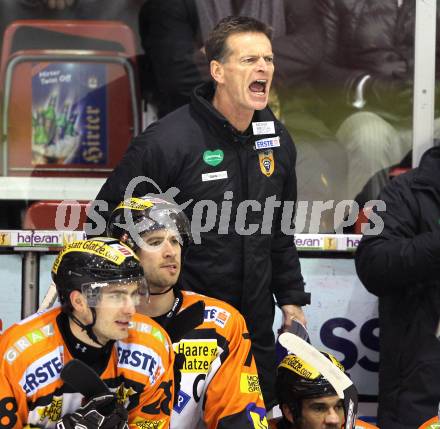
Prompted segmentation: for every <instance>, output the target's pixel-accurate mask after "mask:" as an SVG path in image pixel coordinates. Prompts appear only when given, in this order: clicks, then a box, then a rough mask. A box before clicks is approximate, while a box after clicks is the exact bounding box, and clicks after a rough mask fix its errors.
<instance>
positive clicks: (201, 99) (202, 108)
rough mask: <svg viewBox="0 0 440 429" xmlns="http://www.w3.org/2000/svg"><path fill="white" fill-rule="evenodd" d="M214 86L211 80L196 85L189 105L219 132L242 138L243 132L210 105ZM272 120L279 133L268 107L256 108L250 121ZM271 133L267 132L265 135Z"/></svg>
mask: <svg viewBox="0 0 440 429" xmlns="http://www.w3.org/2000/svg"><path fill="white" fill-rule="evenodd" d="M214 92H215V87H214V83H213V82H207V83H204V84H201V85H199V86H197V87H196V88H195V89H194V91H193V93H192V96H191V107H192V108H193V109H194V110H195V112H196V113H197V114H198V115H200V116H201V117H202V118H203V119H204V120H205V121H206V122H207V123H208V124H209V125H210V126H211V127H213V128H214V129H215V130H216V131H217V132H218V133H219V134H223V135H226V136H227V137H238V138H239V139H242V138H243V134H241V133H240V132H239V131H237V130H236V129H235V128H234V127H233V126H232V125H231V124H230V123H229V122H228V120H227V119H226V118H225V117H224V116H223V115H222V114H221V113H220V112H219V111H218V110H217V109H216V108H215V107H214V106H213V105H212V99H213V98H214ZM264 121H273V122H274V123H275V133H276V134H277V135H279V134H280V133H281V132H282V129H281V126H280V124H279V122H278V121H277V119H276V117H275V115H274V114H273V113H272V111H271V110H270V108H269V107H266V108H265V109H263V110H256V111H255V113H254V116H253V118H252V122H264ZM269 135H273V134H267V136H269ZM265 136H266V135H261V136H260V135H259V136H258V138H264V137H265Z"/></svg>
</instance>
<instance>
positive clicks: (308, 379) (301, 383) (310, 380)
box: [276, 352, 345, 418]
mask: <svg viewBox="0 0 440 429" xmlns="http://www.w3.org/2000/svg"><path fill="white" fill-rule="evenodd" d="M321 353H322V354H323V355H324V356H326V357H327V358H328V359H329V360H330V361H331V362H332V363H333V364H334V365H335V366H337V367H338V368H339V369H340V370H341V371H342V372H345V369H344V367H343V365H342V364H341V363H340V362H339V361H338V360H337V359H336V358H335V357H334V356H332V355H331V354H330V353H326V352H321ZM276 391H277V396H278V401H279V403H280V404H286V405H287V406H288V407H289V408H290V409H291V411H292V413H293V415H294V417H295V418H299V417H300V416H301V400H302V399H311V398H319V397H322V396H333V395H336V391H335V389H334V388H333V386H332V385H331V384H330V382H329V381H328V380H327V379H326V378H324V377H323V375H322V374H321V373H320V372H319V371H317V370H316V369H315V368H314V367H313V366H311V365H309V364H308V363H307V362H305V361H304V360H302V359H301V358H299V357H298V356H296V355H294V354H288V355H287V356H285V357H284V359H283V360H282V361H281V363H280V364H279V366H278V374H277V379H276Z"/></svg>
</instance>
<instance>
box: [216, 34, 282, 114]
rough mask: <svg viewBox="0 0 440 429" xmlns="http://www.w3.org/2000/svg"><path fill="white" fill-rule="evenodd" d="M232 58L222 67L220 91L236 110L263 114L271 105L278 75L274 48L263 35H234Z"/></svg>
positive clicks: (229, 41) (230, 45) (230, 47)
mask: <svg viewBox="0 0 440 429" xmlns="http://www.w3.org/2000/svg"><path fill="white" fill-rule="evenodd" d="M226 44H227V46H228V52H229V55H228V56H227V57H226V58H225V60H223V62H222V63H220V68H221V72H220V74H219V76H218V77H214V78H215V79H216V81H217V84H218V86H217V90H219V91H221V92H222V93H223V96H224V99H225V100H226V102H227V104H229V105H230V108H231V109H232V110H236V111H239V110H243V109H244V110H248V111H252V112H253V111H254V110H261V109H264V108H265V107H266V105H267V102H268V99H269V90H270V86H271V83H272V77H273V72H274V65H273V53H272V45H271V42H270V40H269V39H268V38H267V36H266V35H265V34H263V33H238V34H232V35H231V36H229V37H228V38H227V40H226Z"/></svg>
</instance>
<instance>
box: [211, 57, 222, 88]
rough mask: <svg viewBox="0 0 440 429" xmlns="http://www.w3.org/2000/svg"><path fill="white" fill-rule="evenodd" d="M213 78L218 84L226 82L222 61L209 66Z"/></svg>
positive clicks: (213, 61) (215, 61)
mask: <svg viewBox="0 0 440 429" xmlns="http://www.w3.org/2000/svg"><path fill="white" fill-rule="evenodd" d="M209 67H210V71H211V76H212V78H213V79H214V81H215V82H216V83H220V84H221V83H223V82H224V67H223V64H222V63H221V62H220V61H217V60H212V61H211V63H210V64H209Z"/></svg>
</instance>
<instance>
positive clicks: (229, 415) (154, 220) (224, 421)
mask: <svg viewBox="0 0 440 429" xmlns="http://www.w3.org/2000/svg"><path fill="white" fill-rule="evenodd" d="M107 233H108V234H109V235H111V236H114V237H116V238H119V239H121V240H122V241H124V240H125V241H126V242H127V243H129V244H130V245H131V246H132V247H133V248H134V249H135V251H136V253H137V255H138V256H139V258H140V260H141V263H142V266H143V267H144V271H145V277H146V280H147V282H148V285H149V287H150V301H149V302H147V301H145V300H142V302H141V304H140V305H139V306H138V311H139V312H141V313H143V314H147V315H149V316H151V317H153V318H154V319H155V320H156V321H157V322H158V323H160V324H161V325H162V326H163V327H164V328H165V329H166V330H167V331H168V333H169V334H170V336H171V338H172V340H173V343H174V344H173V345H174V350H175V352H177V355H176V360H177V358H178V357H179V355H183V356H184V357H185V362H184V363H183V366H182V367H181V371H180V372H181V382H180V390H179V391H178V392H177V391H176V398H177V401H176V403H175V405H174V410H173V413H172V414H171V427H172V428H173V429H193V428H196V427H205V428H207V429H215V428H218V429H220V428H221V429H228V428H233V429H238V428H240V429H246V428H258V429H264V428H267V419H266V411H265V408H264V402H263V399H262V395H261V391H260V386H259V380H258V374H257V370H256V366H255V361H254V358H253V355H252V352H251V348H250V347H251V344H250V338H249V333H248V330H247V328H246V323H245V321H244V319H243V317H242V316H241V314H240V313H239V312H238V311H237V310H235V309H234V308H233V307H232V306H230V305H228V304H226V303H224V302H223V301H219V300H217V299H213V298H208V297H206V296H203V295H199V294H195V293H192V292H187V291H181V290H179V288H178V286H176V283H177V280H178V278H179V274H180V269H181V263H182V257H181V254H182V250H183V251H185V250H186V247H187V244H188V243H189V242H190V241H191V233H190V228H189V222H188V219H187V218H186V216H185V214H184V213H183V212H182V211H180V210H179V207H177V206H176V205H175V204H171V203H167V202H166V201H164V200H160V199H157V198H148V197H144V198H131V199H129V200H126V201H124V202H123V203H121V204H120V205H119V206H118V207H117V208H116V209H115V210H114V211H113V213H112V214H111V216H110V219H109V223H108V229H107ZM219 263H221V261H219ZM225 281H227V279H226V278H225ZM196 303H201V304H203V305H204V310H203V306H202V307H201V308H202V310H201V311H203V313H202V315H201V316H202V317H201V320H200V323H201V324H200V325H198V326H196V327H195V328H194V326H192V328H194V329H191V326H190V327H188V326H187V327H185V326H184V325H185V323H186V318H185V317H184V314H185V313H188V310H186V309H188V308H189V306H191V305H192V304H195V307H197V304H196ZM190 314H191V316H192V318H194V310H192V309H191V311H190ZM188 328H189V331H188ZM179 332H180V333H183V337H182V336H180V337H179V335H178V333H179ZM176 378H178V376H176ZM176 384H177V383H176ZM176 389H177V388H176Z"/></svg>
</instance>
